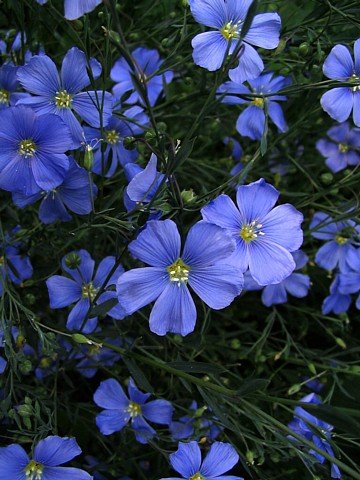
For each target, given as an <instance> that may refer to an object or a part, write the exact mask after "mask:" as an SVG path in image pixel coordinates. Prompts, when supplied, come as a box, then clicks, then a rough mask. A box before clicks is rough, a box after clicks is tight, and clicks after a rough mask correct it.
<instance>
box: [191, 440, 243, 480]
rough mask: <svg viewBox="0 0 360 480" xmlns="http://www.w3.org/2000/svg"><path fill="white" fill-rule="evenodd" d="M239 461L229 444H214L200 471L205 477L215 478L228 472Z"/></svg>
mask: <svg viewBox="0 0 360 480" xmlns="http://www.w3.org/2000/svg"><path fill="white" fill-rule="evenodd" d="M238 461H239V455H238V454H237V453H236V450H235V448H234V447H233V446H232V445H230V444H229V443H223V442H215V443H214V444H213V445H212V446H211V448H210V451H209V453H208V454H207V455H206V457H205V460H204V461H203V464H202V466H201V469H200V473H202V474H203V475H204V476H205V477H217V476H219V475H222V474H223V473H226V472H228V471H229V470H230V469H231V468H233V466H234V465H236V464H237V462H238Z"/></svg>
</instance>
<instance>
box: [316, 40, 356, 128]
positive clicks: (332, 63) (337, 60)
mask: <svg viewBox="0 0 360 480" xmlns="http://www.w3.org/2000/svg"><path fill="white" fill-rule="evenodd" d="M354 56H355V63H354V61H353V59H352V57H351V53H350V51H349V49H348V48H347V47H345V46H344V45H335V47H334V48H333V49H332V50H331V52H330V54H329V55H328V57H327V58H326V60H325V62H324V66H323V72H324V75H325V76H326V77H327V78H330V79H331V80H338V81H339V82H350V83H352V84H353V85H354V86H351V87H336V88H332V89H331V90H329V91H328V92H326V93H324V95H323V96H322V97H321V106H322V108H323V109H324V110H325V112H327V113H328V114H329V115H330V117H332V118H334V119H335V120H337V121H338V122H345V120H347V119H348V118H349V116H350V114H351V111H352V112H353V120H354V123H355V125H356V126H357V127H360V38H359V39H358V40H356V42H355V44H354Z"/></svg>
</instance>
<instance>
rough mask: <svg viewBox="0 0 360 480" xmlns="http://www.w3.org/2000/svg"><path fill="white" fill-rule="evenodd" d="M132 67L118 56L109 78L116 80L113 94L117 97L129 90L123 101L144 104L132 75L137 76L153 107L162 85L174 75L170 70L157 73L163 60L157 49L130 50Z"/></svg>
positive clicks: (119, 97)
mask: <svg viewBox="0 0 360 480" xmlns="http://www.w3.org/2000/svg"><path fill="white" fill-rule="evenodd" d="M132 58H133V62H134V69H135V70H133V69H132V67H131V66H130V65H129V64H128V62H127V61H126V60H125V58H124V57H121V58H119V59H118V60H117V61H116V62H115V64H114V66H113V67H112V69H111V72H110V76H111V79H112V80H113V81H114V82H116V85H115V86H114V87H113V94H114V96H115V97H116V98H117V99H119V100H120V99H121V97H122V96H123V95H124V94H125V93H127V92H129V93H130V96H129V98H127V99H126V100H125V103H128V104H133V103H137V102H139V103H141V104H142V105H146V102H145V101H144V99H143V98H142V95H141V94H140V93H139V91H138V87H137V83H136V82H135V81H134V78H133V77H134V75H136V76H137V80H138V82H140V83H141V84H143V85H144V87H146V92H147V97H148V100H149V104H150V105H151V106H152V107H153V106H154V105H155V103H156V102H157V100H158V98H159V97H160V95H161V94H162V92H163V90H164V87H165V85H166V84H167V83H170V82H171V81H172V79H173V77H174V73H173V72H172V71H171V70H166V71H164V72H162V73H161V74H158V73H157V72H158V71H159V69H160V67H161V65H162V64H163V62H164V61H163V60H161V59H160V55H159V53H158V51H157V50H149V49H147V48H144V47H139V48H137V49H135V50H134V51H133V52H132Z"/></svg>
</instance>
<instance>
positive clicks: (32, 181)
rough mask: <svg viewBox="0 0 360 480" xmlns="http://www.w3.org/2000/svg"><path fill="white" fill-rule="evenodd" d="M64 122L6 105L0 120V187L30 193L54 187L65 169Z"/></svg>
mask: <svg viewBox="0 0 360 480" xmlns="http://www.w3.org/2000/svg"><path fill="white" fill-rule="evenodd" d="M71 144H72V142H71V136H70V132H69V129H68V127H67V126H66V125H65V124H64V122H63V121H62V120H61V119H60V118H59V117H57V116H56V115H52V114H45V115H37V114H36V113H35V112H34V111H33V110H32V109H31V108H28V107H24V106H19V107H10V108H7V109H6V110H5V111H4V112H2V114H1V123H0V188H3V189H4V190H8V191H10V192H21V193H23V194H24V195H33V194H35V193H38V192H39V191H41V190H51V189H53V188H56V187H57V186H58V185H60V183H61V182H62V181H63V180H64V178H65V175H66V172H67V171H68V169H69V160H68V157H67V156H66V155H65V154H64V152H66V151H67V150H69V148H71Z"/></svg>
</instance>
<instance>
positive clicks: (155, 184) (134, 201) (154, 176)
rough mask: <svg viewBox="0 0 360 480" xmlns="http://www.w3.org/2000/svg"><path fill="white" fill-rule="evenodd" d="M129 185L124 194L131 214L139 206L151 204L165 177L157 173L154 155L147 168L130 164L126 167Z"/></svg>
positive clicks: (125, 202)
mask: <svg viewBox="0 0 360 480" xmlns="http://www.w3.org/2000/svg"><path fill="white" fill-rule="evenodd" d="M124 171H125V176H126V179H127V180H128V181H129V185H128V186H127V187H126V189H125V192H124V204H125V207H126V210H127V211H128V212H129V211H131V210H133V209H134V208H136V206H138V205H144V204H147V203H149V202H150V201H151V200H152V198H153V197H154V195H155V194H156V192H157V191H158V190H159V188H160V186H161V183H162V181H163V179H164V177H165V175H164V174H163V173H160V172H158V171H157V157H156V155H155V154H152V155H151V157H150V160H149V162H148V164H147V165H146V167H145V168H141V167H140V165H137V164H136V163H128V164H127V165H125V167H124Z"/></svg>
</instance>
